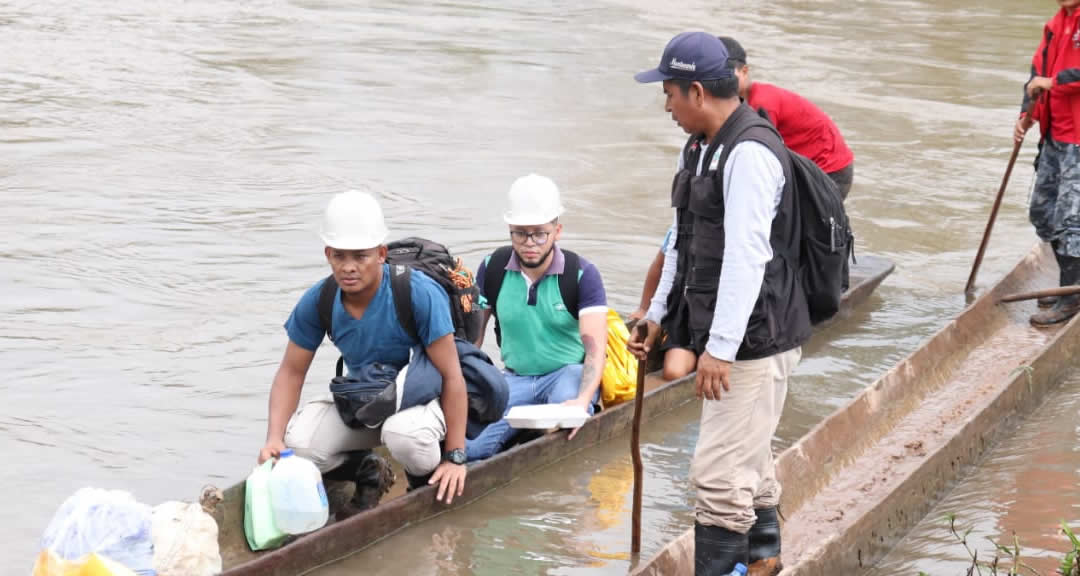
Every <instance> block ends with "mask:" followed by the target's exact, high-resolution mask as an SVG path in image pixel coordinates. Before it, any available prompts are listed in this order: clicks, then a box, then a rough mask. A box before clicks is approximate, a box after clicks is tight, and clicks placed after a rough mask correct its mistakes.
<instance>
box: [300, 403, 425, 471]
mask: <svg viewBox="0 0 1080 576" xmlns="http://www.w3.org/2000/svg"><path fill="white" fill-rule="evenodd" d="M445 437H446V419H445V418H444V417H443V412H442V405H441V404H439V399H438V398H436V399H435V400H432V401H431V402H429V403H428V404H426V405H424V406H413V407H412V408H408V409H406V410H402V411H401V412H398V413H397V414H394V415H393V416H391V417H389V418H387V419H386V422H383V424H382V426H380V427H378V428H366V429H360V428H349V427H348V426H346V425H345V422H343V421H342V420H341V416H340V415H338V411H337V407H335V406H334V398H333V396H330V395H327V396H324V397H320V398H316V399H315V400H312V401H310V402H308V403H307V404H305V405H304V406H302V407H301V408H300V410H298V411H297V412H296V414H294V415H293V417H292V419H291V420H289V425H288V427H287V428H286V429H285V445H286V446H288V447H289V448H292V449H293V450H294V451H295V452H296V454H297V456H303V457H304V458H307V459H308V460H311V461H312V462H314V463H315V466H317V467H318V468H319V471H320V472H323V473H325V472H329V471H330V470H333V469H334V468H337V467H338V466H341V464H342V463H344V462H345V453H346V452H350V451H353V450H367V449H371V448H375V447H376V446H379V445H380V444H384V445H386V448H387V450H389V451H390V455H391V456H392V457H393V458H394V460H397V461H398V462H400V463H401V465H402V467H404V468H405V471H406V472H408V473H409V474H412V475H414V476H425V475H427V474H430V473H431V472H432V471H434V470H435V468H436V467H438V465H439V462H441V461H442V448H441V447H440V445H439V442H441V441H442V439H443V438H445Z"/></svg>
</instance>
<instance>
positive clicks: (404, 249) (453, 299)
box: [318, 238, 484, 376]
mask: <svg viewBox="0 0 1080 576" xmlns="http://www.w3.org/2000/svg"><path fill="white" fill-rule="evenodd" d="M386 262H387V263H388V264H390V291H391V293H392V294H393V296H394V311H395V312H397V317H398V322H400V323H401V327H402V329H404V330H405V333H406V334H408V335H409V336H410V337H412V338H413V339H415V340H419V339H420V335H419V332H418V331H417V329H416V318H415V317H414V316H413V307H412V269H413V268H415V269H417V270H420V271H422V272H424V274H427V276H428V277H429V278H431V279H432V280H434V281H435V282H436V283H438V284H439V286H441V287H442V289H443V290H444V291H445V292H446V295H447V296H448V297H449V298H450V318H451V319H452V320H453V322H454V336H455V337H457V338H463V339H465V340H468V341H469V342H476V341H477V340H479V339H480V333H481V331H482V330H483V329H484V313H483V310H481V309H480V307H479V305H478V302H479V297H480V290H479V288H477V287H476V282H475V281H474V279H473V275H472V272H470V271H469V269H468V268H466V267H465V265H464V264H462V262H461V259H460V258H454V257H453V256H451V255H450V251H449V250H447V249H446V246H443V245H442V244H439V243H437V242H432V241H431V240H425V239H423V238H405V239H404V240H398V241H396V242H391V243H389V244H387V245H386ZM337 289H338V283H337V280H334V275H333V274H331V275H329V276H327V277H326V281H325V282H323V285H322V289H321V290H320V291H319V303H318V310H319V322H320V323H321V324H322V327H323V328H325V329H326V335H327V336H329V337H330V341H331V342H333V341H334V336H333V327H334V323H333V314H332V312H333V307H334V297H335V296H336V295H337ZM343 363H344V358H339V359H338V364H337V374H338V376H340V375H341V374H342V369H343Z"/></svg>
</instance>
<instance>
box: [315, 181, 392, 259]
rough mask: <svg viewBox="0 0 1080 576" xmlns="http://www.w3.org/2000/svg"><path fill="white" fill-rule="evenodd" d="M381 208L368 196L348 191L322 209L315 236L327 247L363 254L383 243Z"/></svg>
mask: <svg viewBox="0 0 1080 576" xmlns="http://www.w3.org/2000/svg"><path fill="white" fill-rule="evenodd" d="M387 234H388V232H387V231H386V222H384V221H383V213H382V208H380V207H379V203H378V202H377V201H376V200H375V197H374V196H372V195H371V194H369V193H368V192H360V191H357V190H349V191H348V192H342V193H341V194H338V195H337V196H334V198H333V199H331V200H330V203H329V204H327V205H326V213H325V214H324V215H323V225H322V230H321V231H320V233H319V235H320V236H322V240H323V242H324V243H326V245H327V246H329V247H331V248H337V249H338V250H367V249H368V248H375V247H376V246H379V245H380V244H382V243H383V241H384V240H386V236H387Z"/></svg>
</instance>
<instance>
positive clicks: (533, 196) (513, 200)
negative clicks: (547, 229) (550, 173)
mask: <svg viewBox="0 0 1080 576" xmlns="http://www.w3.org/2000/svg"><path fill="white" fill-rule="evenodd" d="M509 197H510V210H508V211H507V212H506V214H505V215H504V216H503V220H506V223H507V224H510V225H511V226H539V225H540V224H547V223H548V222H551V221H552V220H554V219H556V218H558V217H559V215H561V214H562V213H563V205H562V201H561V200H560V198H559V187H558V186H556V185H555V183H554V182H552V181H551V179H550V178H546V177H544V176H538V175H536V174H529V175H528V176H522V177H521V178H518V179H517V180H514V183H513V184H512V185H511V186H510V193H509Z"/></svg>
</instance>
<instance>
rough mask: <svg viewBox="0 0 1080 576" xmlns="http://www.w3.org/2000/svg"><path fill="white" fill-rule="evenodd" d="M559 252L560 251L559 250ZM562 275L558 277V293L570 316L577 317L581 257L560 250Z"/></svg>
mask: <svg viewBox="0 0 1080 576" xmlns="http://www.w3.org/2000/svg"><path fill="white" fill-rule="evenodd" d="M560 250H562V249H561V248H560ZM562 253H563V261H564V265H563V273H562V274H561V275H559V293H560V294H561V295H562V300H563V304H564V305H565V306H566V310H567V311H568V312H570V315H571V316H573V317H574V319H577V317H578V276H580V274H579V272H580V270H581V257H579V256H578V255H577V254H576V253H575V252H571V251H569V250H562Z"/></svg>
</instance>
